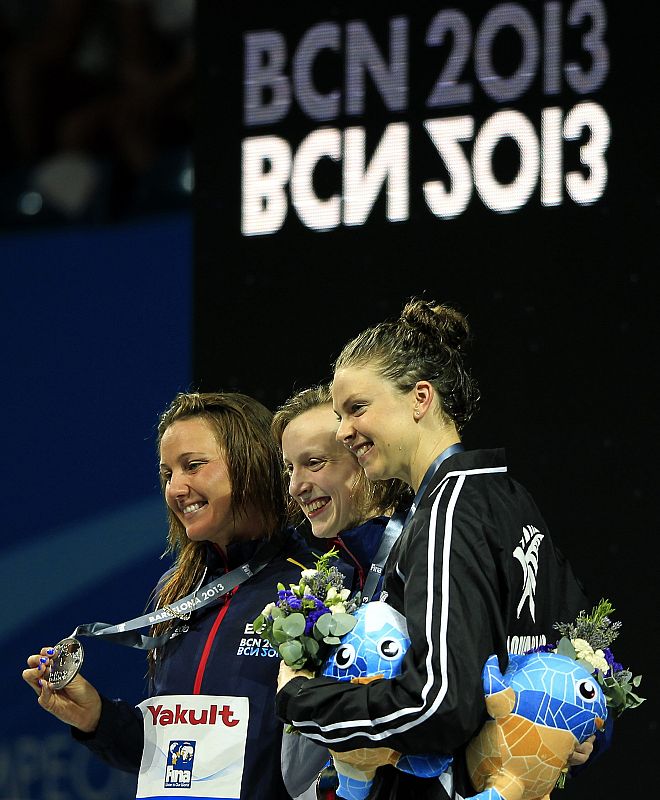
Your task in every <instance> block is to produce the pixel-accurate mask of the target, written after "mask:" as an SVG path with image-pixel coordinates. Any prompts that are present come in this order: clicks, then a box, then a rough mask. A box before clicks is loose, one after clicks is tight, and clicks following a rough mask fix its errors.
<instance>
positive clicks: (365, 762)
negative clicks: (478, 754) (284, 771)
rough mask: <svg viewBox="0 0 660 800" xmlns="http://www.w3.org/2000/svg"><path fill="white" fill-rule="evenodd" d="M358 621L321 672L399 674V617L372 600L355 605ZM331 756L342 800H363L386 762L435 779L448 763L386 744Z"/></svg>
mask: <svg viewBox="0 0 660 800" xmlns="http://www.w3.org/2000/svg"><path fill="white" fill-rule="evenodd" d="M355 616H356V617H357V623H356V624H355V627H354V628H353V630H352V631H350V632H349V633H347V634H346V635H345V636H343V637H342V641H341V644H340V645H338V646H337V647H336V649H335V650H334V652H333V653H331V655H330V656H329V658H328V660H327V661H326V663H325V666H324V669H323V675H325V676H326V677H330V678H336V679H337V680H340V681H352V682H354V683H369V682H370V681H375V680H379V679H381V678H394V677H395V676H396V675H399V674H400V673H401V664H402V662H403V657H404V655H405V653H406V650H407V649H408V647H409V645H410V639H409V638H408V628H407V626H406V621H405V619H404V617H403V616H402V615H401V614H399V612H398V611H396V610H395V609H394V608H392V606H388V605H387V604H386V603H383V602H380V601H376V602H372V603H368V604H366V605H363V606H360V608H358V610H357V611H356V612H355ZM330 752H331V753H332V755H333V760H334V764H335V769H336V771H337V776H338V778H339V788H338V790H337V794H338V796H339V797H342V798H345V800H364V798H365V797H366V796H367V795H368V794H369V790H370V789H371V784H372V783H373V779H374V776H375V774H376V770H377V769H378V767H382V766H384V765H385V764H391V765H392V766H394V767H396V768H397V769H400V770H401V771H402V772H409V773H412V774H413V775H417V776H419V777H424V778H431V777H437V776H439V775H441V774H442V773H443V772H445V771H446V769H447V767H448V766H449V764H451V761H452V759H451V757H449V756H423V755H420V756H403V755H401V753H397V752H396V751H395V750H391V749H390V748H387V747H374V748H366V747H365V748H361V749H358V750H351V751H349V752H347V753H336V752H333V751H330Z"/></svg>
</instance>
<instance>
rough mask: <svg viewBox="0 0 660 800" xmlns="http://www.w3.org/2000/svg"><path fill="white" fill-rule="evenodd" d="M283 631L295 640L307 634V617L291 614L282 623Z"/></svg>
mask: <svg viewBox="0 0 660 800" xmlns="http://www.w3.org/2000/svg"><path fill="white" fill-rule="evenodd" d="M282 630H283V631H284V632H285V633H287V634H288V635H289V636H290V637H291V638H292V639H295V638H296V637H298V636H300V635H301V634H303V633H304V632H305V617H304V616H303V615H302V614H298V613H295V614H289V616H288V617H284V619H283V621H282Z"/></svg>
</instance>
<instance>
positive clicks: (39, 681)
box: [37, 678, 41, 686]
mask: <svg viewBox="0 0 660 800" xmlns="http://www.w3.org/2000/svg"><path fill="white" fill-rule="evenodd" d="M37 685H39V686H41V678H39V680H38V681H37Z"/></svg>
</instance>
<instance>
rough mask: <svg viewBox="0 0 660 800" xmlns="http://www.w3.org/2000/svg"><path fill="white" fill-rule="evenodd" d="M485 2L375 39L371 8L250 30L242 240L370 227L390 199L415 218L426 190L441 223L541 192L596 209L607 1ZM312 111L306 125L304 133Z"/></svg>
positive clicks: (606, 132)
mask: <svg viewBox="0 0 660 800" xmlns="http://www.w3.org/2000/svg"><path fill="white" fill-rule="evenodd" d="M472 5H473V4H465V6H466V8H467V7H468V6H472ZM477 5H478V4H477ZM481 7H482V9H483V10H482V12H481V13H479V14H478V15H477V14H475V13H474V11H473V12H472V13H471V14H470V15H469V16H468V13H467V11H466V10H465V9H463V8H452V7H446V6H444V5H443V6H442V7H440V8H438V9H437V10H435V11H431V10H430V9H431V8H432V7H431V6H430V5H429V4H420V5H419V8H418V9H417V10H416V11H415V15H414V19H412V18H411V16H410V14H398V15H392V16H388V17H383V15H382V14H381V15H380V17H379V19H378V23H379V24H378V26H377V27H378V31H377V32H376V31H375V30H374V26H373V24H372V22H371V21H370V20H371V19H372V18H374V17H376V16H377V14H376V12H374V11H372V12H370V15H369V17H370V19H361V18H349V19H346V20H345V21H344V20H342V21H335V20H332V21H331V20H327V19H324V18H323V15H321V14H319V17H320V18H319V20H318V21H315V22H313V23H312V24H309V25H308V26H307V27H305V29H304V30H302V31H300V33H298V34H297V35H295V36H293V35H292V34H291V31H290V29H289V28H284V27H280V28H278V27H268V28H258V29H253V30H252V29H247V30H245V31H244V33H243V43H244V52H243V59H242V63H243V108H242V122H243V129H244V132H245V135H244V137H243V139H242V146H241V231H242V233H243V235H244V236H260V235H261V236H264V235H274V234H277V233H278V232H279V231H280V230H281V229H282V226H283V225H284V224H285V221H286V219H287V217H288V216H289V215H295V217H296V218H297V219H298V220H299V221H300V222H301V223H302V225H303V226H304V227H306V228H307V229H309V230H312V231H328V230H332V229H334V228H337V227H338V226H342V225H343V226H361V225H365V224H366V223H367V221H368V220H369V218H370V215H371V214H372V212H373V207H374V204H375V202H376V199H377V198H378V197H379V195H381V193H383V194H384V196H385V198H386V203H385V208H384V214H385V216H386V218H387V220H388V221H390V222H406V221H407V220H409V218H410V214H411V193H415V192H419V193H420V197H421V198H422V202H423V206H424V208H425V210H426V211H427V212H428V214H430V215H432V216H433V217H436V218H437V219H440V220H448V219H452V218H454V217H457V216H459V215H461V214H464V213H465V211H466V209H468V207H469V205H470V203H471V202H472V200H473V197H474V196H475V195H476V196H477V197H478V198H479V201H480V202H481V203H483V205H484V206H485V207H487V208H488V209H490V210H491V211H493V212H495V213H501V214H506V213H514V212H516V211H519V210H520V209H522V208H523V207H524V206H525V205H526V204H527V203H528V202H529V201H530V198H531V197H532V196H533V194H534V193H535V192H536V193H537V195H538V200H539V202H540V204H541V205H542V206H557V205H560V204H562V203H565V202H570V203H575V204H578V205H590V204H593V203H595V202H597V201H598V200H599V199H600V198H601V197H602V196H603V193H604V191H605V189H606V186H607V178H608V165H607V151H608V146H609V143H610V136H611V125H610V119H609V116H608V112H607V108H606V107H605V106H604V104H603V102H602V100H601V99H600V97H599V90H600V89H601V88H602V87H603V85H604V84H605V82H606V80H607V77H608V74H609V68H610V57H609V49H608V45H607V41H606V32H607V12H606V8H605V5H604V3H603V2H601V0H574V2H571V3H561V2H556V1H555V0H552V1H551V2H545V3H529V4H527V5H525V4H521V3H496V4H495V3H494V4H492V5H489V6H485V7H484V6H483V4H481ZM560 96H561V98H560ZM527 108H530V109H532V111H531V113H530V111H528V110H527ZM372 113H373V115H374V119H373V121H365V119H369V118H370V115H371V114H372ZM301 117H303V118H305V119H306V120H308V122H309V125H308V128H309V130H307V131H305V132H304V134H303V135H301V136H299V137H298V138H294V137H293V136H291V135H290V134H289V131H290V130H291V129H294V130H295V128H296V120H297V121H299V120H300V118H301ZM368 138H371V139H372V140H374V141H373V143H372V145H371V147H370V148H369V149H368V148H367V140H368ZM422 138H425V139H426V141H425V142H424V141H422ZM503 145H506V147H505V146H503ZM499 151H501V152H499ZM416 159H418V160H419V161H420V162H421V168H420V169H419V170H415V160H416ZM507 162H509V163H507ZM567 164H570V165H571V166H570V167H569V166H567ZM425 169H426V174H425ZM321 170H323V171H324V172H325V175H326V181H325V182H326V185H327V186H329V187H330V188H329V189H326V191H325V192H324V193H322V192H321V191H319V188H318V186H317V185H316V184H317V183H318V182H317V181H315V177H316V175H317V173H319V172H320V171H321ZM438 171H439V172H440V173H441V177H437V176H434V174H433V173H434V172H438ZM413 173H414V174H416V175H418V177H417V185H412V182H411V175H412V174H413Z"/></svg>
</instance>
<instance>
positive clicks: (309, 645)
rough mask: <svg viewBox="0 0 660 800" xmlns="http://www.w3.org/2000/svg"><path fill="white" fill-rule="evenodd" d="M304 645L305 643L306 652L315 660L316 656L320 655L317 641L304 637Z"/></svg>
mask: <svg viewBox="0 0 660 800" xmlns="http://www.w3.org/2000/svg"><path fill="white" fill-rule="evenodd" d="M302 643H303V647H304V648H305V651H306V652H307V653H308V654H309V655H310V656H311V657H312V658H314V657H315V656H316V655H318V652H319V643H318V642H317V641H316V639H312V637H311V636H303V637H302Z"/></svg>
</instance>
